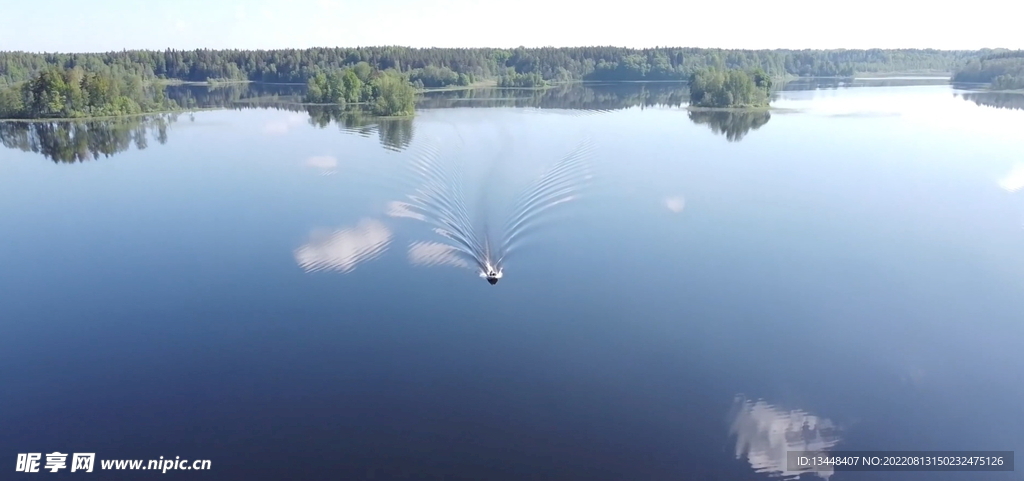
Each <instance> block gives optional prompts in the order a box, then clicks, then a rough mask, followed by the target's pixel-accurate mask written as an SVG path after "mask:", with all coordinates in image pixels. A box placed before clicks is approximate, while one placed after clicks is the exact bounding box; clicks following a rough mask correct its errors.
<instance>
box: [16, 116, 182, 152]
mask: <svg viewBox="0 0 1024 481" xmlns="http://www.w3.org/2000/svg"><path fill="white" fill-rule="evenodd" d="M177 119H178V114H163V115H150V116H144V117H142V116H140V117H119V118H114V119H104V120H89V121H51V122H0V143H2V144H3V146H4V147H7V148H9V149H17V150H21V151H23V152H34V153H37V154H40V155H42V156H43V157H46V158H47V159H50V160H52V161H54V162H56V163H75V162H84V161H86V160H94V159H98V158H100V157H110V156H112V155H115V154H118V153H121V152H124V151H126V150H129V149H131V148H132V147H135V148H136V149H138V150H142V149H145V148H146V147H148V146H149V143H150V142H151V141H155V142H157V143H160V144H165V143H167V137H168V136H167V131H168V127H169V126H170V124H172V123H174V122H175V121H177Z"/></svg>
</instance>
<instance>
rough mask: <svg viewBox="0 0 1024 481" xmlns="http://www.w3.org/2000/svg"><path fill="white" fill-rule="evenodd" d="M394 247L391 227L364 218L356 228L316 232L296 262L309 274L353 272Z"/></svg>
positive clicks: (298, 250) (299, 251) (296, 251)
mask: <svg viewBox="0 0 1024 481" xmlns="http://www.w3.org/2000/svg"><path fill="white" fill-rule="evenodd" d="M390 244H391V230H389V229H388V228H387V226H385V225H384V224H383V223H381V222H380V221H378V220H376V219H363V220H361V221H359V223H358V224H356V226H355V227H349V228H345V229H337V230H335V231H333V232H324V231H314V232H313V233H311V234H310V239H309V242H307V243H306V244H305V245H303V246H302V247H299V248H298V249H296V250H295V262H296V263H298V264H299V267H301V268H303V269H305V270H306V271H307V272H316V271H322V270H334V271H340V272H351V271H352V270H354V269H355V268H356V266H357V265H358V264H361V263H363V262H366V261H369V260H373V259H376V258H377V257H379V256H380V255H381V254H383V253H384V251H385V250H387V248H388V245H390Z"/></svg>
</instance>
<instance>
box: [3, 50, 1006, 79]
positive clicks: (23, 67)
mask: <svg viewBox="0 0 1024 481" xmlns="http://www.w3.org/2000/svg"><path fill="white" fill-rule="evenodd" d="M991 53H994V51H991V50H984V51H942V50H880V49H874V50H722V49H700V48H667V47H665V48H650V49H629V48H619V47H572V48H554V47H547V48H516V49H495V48H426V49H418V48H408V47H361V48H311V49H305V50H295V49H289V50H206V49H202V50H165V51H154V50H127V51H120V52H106V53H28V52H0V86H2V85H4V84H13V83H17V82H22V81H25V80H28V79H29V78H31V77H32V75H34V74H36V73H38V72H39V71H41V70H43V69H45V68H48V67H59V68H63V69H70V68H75V67H81V68H83V69H85V70H86V71H90V72H96V73H105V74H108V75H112V76H120V75H124V74H130V75H137V76H140V77H142V78H143V79H151V78H166V79H179V80H185V81H199V82H204V81H206V80H208V79H237V80H252V81H262V82H294V83H305V82H306V81H308V80H309V79H311V78H313V77H315V76H316V75H317V74H319V73H327V72H331V71H334V70H337V69H340V68H344V67H348V66H353V65H355V64H358V63H360V62H366V63H367V64H369V65H370V66H371V67H373V68H375V69H377V70H382V71H383V70H387V69H395V70H397V71H399V72H402V73H404V74H406V75H407V76H408V77H409V79H410V81H412V82H413V83H416V82H419V83H420V84H422V85H423V86H424V87H445V86H449V85H462V84H468V83H472V82H473V81H474V80H482V79H496V78H501V77H506V76H511V75H512V74H537V75H539V76H540V78H541V79H543V80H546V81H556V82H557V81H566V80H686V79H688V78H689V77H690V75H691V74H693V73H694V72H696V71H697V70H700V69H703V68H708V67H713V68H717V69H727V68H738V69H744V70H747V69H753V68H761V69H762V70H764V71H765V72H767V73H768V74H769V75H771V76H772V77H782V76H850V75H853V74H856V73H878V72H908V71H943V72H949V71H951V70H952V69H953V68H954V66H956V65H959V64H961V63H962V62H964V61H966V60H969V59H972V58H976V57H979V56H982V55H985V54H991Z"/></svg>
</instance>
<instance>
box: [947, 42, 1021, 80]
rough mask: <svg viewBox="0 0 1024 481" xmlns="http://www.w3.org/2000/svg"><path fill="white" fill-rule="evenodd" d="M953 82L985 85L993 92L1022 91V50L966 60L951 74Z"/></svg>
mask: <svg viewBox="0 0 1024 481" xmlns="http://www.w3.org/2000/svg"><path fill="white" fill-rule="evenodd" d="M953 81H954V82H977V83H987V84H991V88H992V89H993V90H1017V89H1024V50H1017V51H1011V52H1000V53H994V54H989V55H984V56H981V57H978V58H974V59H970V60H967V61H966V62H964V63H963V64H962V65H960V66H959V67H957V69H956V70H955V71H954V72H953Z"/></svg>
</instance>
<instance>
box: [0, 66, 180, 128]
mask: <svg viewBox="0 0 1024 481" xmlns="http://www.w3.org/2000/svg"><path fill="white" fill-rule="evenodd" d="M176 107H177V105H176V104H175V103H174V102H173V101H171V100H169V99H167V97H166V96H165V95H164V88H163V86H160V85H157V86H154V85H147V82H145V81H144V80H143V79H142V78H141V77H139V76H138V75H120V76H114V75H110V74H108V73H96V72H88V71H85V70H83V69H82V68H81V67H75V68H70V69H66V70H62V69H59V68H56V67H48V68H46V69H44V70H42V71H40V72H38V73H36V74H35V76H33V77H32V78H31V79H29V80H28V81H26V82H23V83H21V84H20V85H18V86H13V87H9V88H5V89H2V90H0V118H24V119H27V118H75V117H96V116H106V115H131V114H138V113H143V112H153V111H158V110H173V109H175V108H176Z"/></svg>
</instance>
